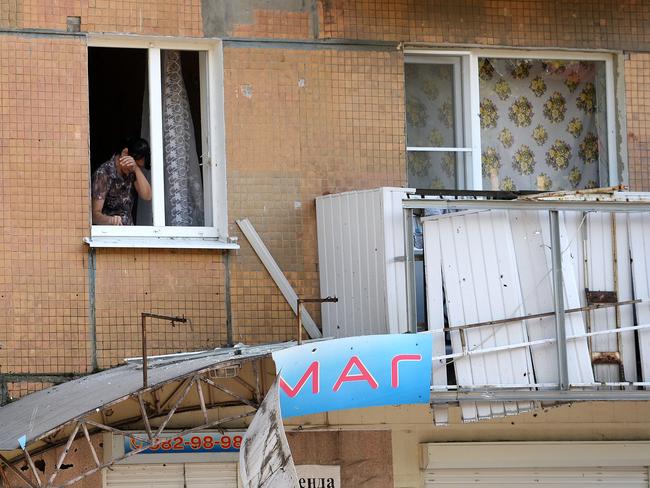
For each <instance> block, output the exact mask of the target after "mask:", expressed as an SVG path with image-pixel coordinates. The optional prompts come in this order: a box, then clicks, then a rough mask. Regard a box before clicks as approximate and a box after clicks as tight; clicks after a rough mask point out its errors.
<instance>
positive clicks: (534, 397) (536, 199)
mask: <svg viewBox="0 0 650 488" xmlns="http://www.w3.org/2000/svg"><path fill="white" fill-rule="evenodd" d="M616 189H618V188H614V189H608V190H616ZM424 193H426V192H424ZM463 193H464V192H461V191H451V192H449V196H447V197H445V191H440V192H436V194H435V196H433V197H429V198H427V197H426V196H424V195H411V196H409V197H407V198H404V199H403V200H402V207H403V212H404V240H405V246H404V248H405V250H406V252H405V254H406V282H407V306H408V313H407V318H408V330H409V332H412V333H416V332H417V324H416V322H417V320H416V317H415V314H416V307H415V269H414V264H415V253H414V250H413V245H412V242H411V239H412V236H413V213H414V212H413V211H414V210H416V209H426V208H429V209H432V208H433V209H444V210H451V211H457V210H475V211H481V210H520V211H525V210H542V211H547V212H548V213H549V223H550V231H551V253H552V262H553V269H552V277H553V283H554V290H558V289H562V288H563V277H562V262H561V248H560V238H559V236H560V225H559V212H565V211H573V212H584V213H589V212H608V213H630V212H650V201H648V200H647V199H646V200H643V199H640V198H637V196H636V195H635V194H632V195H631V198H630V199H629V200H627V201H621V199H616V198H612V197H611V196H610V195H607V194H604V195H603V196H602V198H600V199H599V198H598V195H596V194H595V191H585V192H584V195H582V196H583V197H584V199H582V200H580V199H578V198H576V199H557V200H552V199H551V198H552V197H553V196H552V195H550V194H549V195H544V194H537V195H535V196H524V197H520V198H517V199H507V198H505V199H504V196H503V195H502V192H495V193H494V194H495V196H496V198H490V197H489V195H490V194H491V192H471V191H469V192H467V195H464V194H463ZM608 193H610V194H611V192H608ZM619 195H620V194H619ZM423 196H424V197H423ZM560 198H561V197H560ZM554 298H555V304H554V305H555V306H554V310H553V315H554V316H555V320H556V339H555V343H556V345H557V346H556V347H557V355H558V382H557V384H553V385H544V386H543V387H542V388H543V389H535V388H537V387H538V386H539V385H526V387H527V388H531V389H523V388H515V387H514V385H481V386H478V387H463V386H448V387H447V391H441V390H438V389H436V390H435V391H432V392H431V401H430V403H431V404H432V405H440V404H457V403H459V402H462V401H526V400H529V401H542V402H543V401H549V402H551V401H553V402H556V401H557V402H574V401H611V400H616V401H639V400H644V401H647V400H650V390H648V389H646V388H648V387H650V382H616V383H595V384H589V385H573V384H570V383H569V378H568V368H567V347H566V341H567V337H566V332H565V314H566V313H567V310H566V309H565V306H564V297H563V294H562V293H555V292H554ZM519 319H521V318H519ZM645 327H646V326H639V327H633V328H629V330H632V329H636V328H645ZM620 331H621V330H616V331H615V332H620ZM639 387H640V388H644V389H642V390H630V389H629V388H639ZM603 388H606V389H603ZM612 388H619V389H618V390H615V389H612ZM621 388H628V389H627V390H624V389H621ZM454 389H455V390H456V391H453V390H454ZM450 390H451V391H450Z"/></svg>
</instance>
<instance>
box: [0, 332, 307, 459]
mask: <svg viewBox="0 0 650 488" xmlns="http://www.w3.org/2000/svg"><path fill="white" fill-rule="evenodd" d="M294 344H295V343H294V342H287V343H280V344H270V345H261V346H244V345H242V346H235V347H231V348H219V349H214V350H211V351H203V352H199V353H190V354H175V355H169V356H158V357H154V358H150V359H149V366H148V368H147V372H148V388H147V390H153V389H156V388H160V387H161V386H163V385H165V384H167V383H170V382H175V381H179V380H183V379H184V378H189V377H192V376H195V375H197V374H198V373H201V372H203V371H208V370H214V369H221V368H227V367H229V366H237V365H241V364H243V363H245V362H248V361H253V360H256V359H261V358H264V357H266V356H269V355H270V354H272V353H273V352H274V351H278V350H280V349H285V348H287V347H291V346H292V345H294ZM142 386H143V384H142V363H141V362H140V361H137V360H133V361H129V363H128V364H126V365H123V366H119V367H116V368H111V369H108V370H106V371H102V372H100V373H95V374H90V375H88V376H84V377H82V378H78V379H75V380H71V381H69V382H67V383H63V384H60V385H57V386H53V387H51V388H48V389H45V390H41V391H39V392H37V393H33V394H31V395H27V396H26V397H24V398H21V399H20V400H18V401H16V402H13V403H10V404H8V405H6V406H4V407H1V408H0V451H15V450H17V449H21V444H22V446H25V445H27V444H29V443H31V442H34V441H37V440H40V439H42V438H44V437H46V436H48V435H49V434H51V433H53V432H54V431H56V430H58V429H60V428H61V427H63V426H65V425H67V424H69V423H71V422H74V421H78V420H80V419H82V418H83V417H84V416H87V415H89V414H92V413H93V412H96V411H99V410H101V409H104V408H106V407H108V406H110V405H112V404H115V403H118V402H121V401H123V400H125V399H128V398H129V397H131V396H133V395H134V394H135V393H137V392H139V391H142Z"/></svg>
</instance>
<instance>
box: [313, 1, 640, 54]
mask: <svg viewBox="0 0 650 488" xmlns="http://www.w3.org/2000/svg"><path fill="white" fill-rule="evenodd" d="M319 3H320V5H321V18H322V32H321V35H322V36H323V37H326V38H347V39H381V40H390V41H408V42H416V41H417V42H429V43H445V44H481V45H490V46H526V47H571V48H581V49H626V50H648V49H649V48H650V32H649V31H648V29H647V28H646V26H647V23H648V21H649V20H650V4H648V3H647V2H643V1H634V0H625V1H614V0H581V1H574V2H566V1H562V0H514V1H501V2H485V1H478V2H477V1H475V0H440V1H436V2H431V1H428V0H408V1H398V2H395V1H391V0H322V1H321V2H319Z"/></svg>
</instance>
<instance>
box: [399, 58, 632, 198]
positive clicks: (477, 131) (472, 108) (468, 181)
mask: <svg viewBox="0 0 650 488" xmlns="http://www.w3.org/2000/svg"><path fill="white" fill-rule="evenodd" d="M404 56H405V62H407V63H408V62H409V61H408V59H409V57H410V56H412V57H415V56H417V57H419V58H421V57H422V56H431V57H432V58H433V57H436V58H440V57H444V56H449V57H460V58H461V59H462V60H463V63H465V64H464V66H467V69H466V70H463V72H464V73H468V77H469V79H468V80H463V86H464V87H466V90H467V91H466V93H467V97H466V98H468V99H469V100H468V101H467V102H468V103H467V102H465V101H464V103H463V105H464V107H465V110H466V112H465V113H464V114H463V115H464V117H463V120H464V122H465V124H466V127H465V134H470V139H469V141H468V140H465V146H466V148H467V149H464V150H465V151H467V152H471V165H470V167H469V168H465V187H464V188H462V187H459V188H461V189H467V190H482V189H483V175H482V168H481V164H482V163H481V119H480V116H479V115H480V107H479V104H480V92H479V68H478V63H479V58H515V59H566V60H578V61H604V62H605V84H606V86H605V90H606V94H605V95H606V103H607V108H606V118H607V161H608V168H609V174H608V184H609V185H610V186H615V185H618V184H620V183H621V181H620V178H619V172H618V163H619V158H618V151H617V141H616V139H617V138H616V134H617V127H623V122H622V121H621V123H618V122H619V121H617V110H616V83H615V75H614V65H615V61H616V59H615V53H611V52H590V51H568V50H567V51H553V50H530V49H467V50H452V49H418V48H407V49H405V50H404ZM620 81H621V80H619V82H620ZM623 139H625V138H623ZM470 148H471V150H469V149H470ZM407 150H409V151H410V150H413V148H407ZM421 150H424V149H421ZM622 150H623V151H624V148H622ZM624 156H625V154H621V160H622V161H625V157H624ZM624 174H625V172H624Z"/></svg>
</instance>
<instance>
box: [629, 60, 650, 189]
mask: <svg viewBox="0 0 650 488" xmlns="http://www.w3.org/2000/svg"><path fill="white" fill-rule="evenodd" d="M625 97H626V102H627V144H628V146H627V150H628V156H629V159H628V160H629V173H630V187H631V188H632V189H634V190H637V191H650V54H647V53H631V54H629V55H628V57H627V59H626V60H625Z"/></svg>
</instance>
